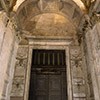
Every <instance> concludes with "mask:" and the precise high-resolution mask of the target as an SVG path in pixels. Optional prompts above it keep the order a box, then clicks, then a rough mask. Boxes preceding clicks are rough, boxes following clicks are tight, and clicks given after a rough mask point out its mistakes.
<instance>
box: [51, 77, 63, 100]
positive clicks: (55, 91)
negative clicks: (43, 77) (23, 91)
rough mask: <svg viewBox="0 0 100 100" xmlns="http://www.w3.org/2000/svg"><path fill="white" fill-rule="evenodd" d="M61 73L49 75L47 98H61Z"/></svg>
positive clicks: (58, 99)
mask: <svg viewBox="0 0 100 100" xmlns="http://www.w3.org/2000/svg"><path fill="white" fill-rule="evenodd" d="M61 85H62V84H61V75H49V100H61Z"/></svg>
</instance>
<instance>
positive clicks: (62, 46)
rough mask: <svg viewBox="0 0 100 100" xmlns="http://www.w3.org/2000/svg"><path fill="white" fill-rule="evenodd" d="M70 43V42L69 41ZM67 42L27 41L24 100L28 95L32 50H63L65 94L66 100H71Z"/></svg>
mask: <svg viewBox="0 0 100 100" xmlns="http://www.w3.org/2000/svg"><path fill="white" fill-rule="evenodd" d="M70 42H71V41H70ZM70 42H69V41H66V40H60V41H59V40H47V39H46V40H45V41H42V40H40V39H39V40H34V39H29V54H28V65H27V72H26V73H27V75H26V84H25V93H24V100H28V95H29V83H30V73H31V61H32V60H31V59H32V51H33V49H52V50H53V49H59V50H65V53H66V74H67V75H66V76H67V83H66V84H67V93H68V100H72V82H71V68H70V55H69V45H70Z"/></svg>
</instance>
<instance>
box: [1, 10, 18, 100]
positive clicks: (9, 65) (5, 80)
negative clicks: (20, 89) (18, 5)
mask: <svg viewBox="0 0 100 100" xmlns="http://www.w3.org/2000/svg"><path fill="white" fill-rule="evenodd" d="M17 46H18V43H17V41H16V36H15V30H14V28H13V24H12V22H11V21H10V20H9V18H8V17H7V15H6V13H5V12H3V11H1V12H0V100H9V93H10V89H9V87H10V86H11V80H12V76H13V75H12V74H13V69H14V60H15V56H16V50H17Z"/></svg>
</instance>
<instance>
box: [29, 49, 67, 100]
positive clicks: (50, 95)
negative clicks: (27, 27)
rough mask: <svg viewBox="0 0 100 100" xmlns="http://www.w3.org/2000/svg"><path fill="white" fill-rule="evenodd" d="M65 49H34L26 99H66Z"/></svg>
mask: <svg viewBox="0 0 100 100" xmlns="http://www.w3.org/2000/svg"><path fill="white" fill-rule="evenodd" d="M66 81H67V78H66V57H65V50H45V49H42V50H39V49H34V50H33V54H32V66H31V76H30V88H29V99H28V100H67V82H66Z"/></svg>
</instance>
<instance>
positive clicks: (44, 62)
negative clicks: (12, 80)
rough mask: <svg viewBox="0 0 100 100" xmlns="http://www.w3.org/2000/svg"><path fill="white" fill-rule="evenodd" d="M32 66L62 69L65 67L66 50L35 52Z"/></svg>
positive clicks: (35, 50)
mask: <svg viewBox="0 0 100 100" xmlns="http://www.w3.org/2000/svg"><path fill="white" fill-rule="evenodd" d="M32 60H33V61H32V66H35V67H39V66H42V67H48V66H51V67H55V66H56V67H62V66H65V65H66V63H65V51H64V50H37V49H34V50H33V58H32Z"/></svg>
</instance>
